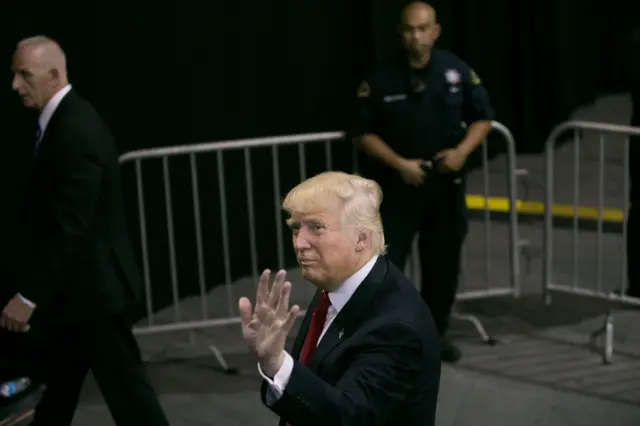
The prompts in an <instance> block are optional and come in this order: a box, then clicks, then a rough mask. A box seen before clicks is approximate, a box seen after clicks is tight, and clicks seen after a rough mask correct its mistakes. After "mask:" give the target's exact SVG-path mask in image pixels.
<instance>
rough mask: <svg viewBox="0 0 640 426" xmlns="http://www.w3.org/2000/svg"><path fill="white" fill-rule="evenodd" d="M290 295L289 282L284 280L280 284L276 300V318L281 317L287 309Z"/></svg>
mask: <svg viewBox="0 0 640 426" xmlns="http://www.w3.org/2000/svg"><path fill="white" fill-rule="evenodd" d="M290 296H291V282H289V281H286V282H285V283H284V284H282V288H281V290H280V300H279V301H278V307H277V308H276V314H277V315H278V318H282V317H283V316H284V315H285V314H286V313H287V311H288V310H289V298H290Z"/></svg>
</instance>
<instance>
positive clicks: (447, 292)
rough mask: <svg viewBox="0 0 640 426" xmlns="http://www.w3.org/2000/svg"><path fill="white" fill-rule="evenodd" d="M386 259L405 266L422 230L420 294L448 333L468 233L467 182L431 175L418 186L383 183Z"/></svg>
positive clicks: (441, 328) (442, 333)
mask: <svg viewBox="0 0 640 426" xmlns="http://www.w3.org/2000/svg"><path fill="white" fill-rule="evenodd" d="M381 214H382V222H383V226H384V234H385V242H386V244H387V258H388V259H389V260H391V262H393V263H394V264H395V265H396V266H397V267H398V268H400V269H404V266H405V263H406V260H407V257H408V256H410V254H411V253H410V252H411V245H412V242H413V238H414V236H415V235H416V233H418V235H419V240H418V241H419V250H420V263H421V268H422V297H423V298H424V300H425V301H426V303H427V305H428V306H429V309H430V310H431V313H432V315H433V318H434V320H435V323H436V326H437V328H438V331H439V332H440V334H441V335H444V334H445V332H446V331H447V328H448V326H449V316H450V314H451V309H452V307H453V303H454V301H455V295H456V291H457V288H458V276H459V274H460V256H461V249H462V243H463V242H464V238H465V236H466V234H467V229H468V227H467V215H466V205H465V186H464V182H461V181H459V180H458V181H456V180H455V179H454V178H453V177H451V176H441V175H431V176H428V177H427V179H426V181H425V183H424V184H423V186H422V187H420V188H415V189H414V188H410V187H407V186H405V185H403V184H397V185H393V186H391V185H389V186H384V185H383V202H382V205H381Z"/></svg>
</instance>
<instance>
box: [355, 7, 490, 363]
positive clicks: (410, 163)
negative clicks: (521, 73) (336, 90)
mask: <svg viewBox="0 0 640 426" xmlns="http://www.w3.org/2000/svg"><path fill="white" fill-rule="evenodd" d="M401 34H402V40H403V44H404V47H405V52H403V54H402V55H401V57H399V58H397V60H395V61H392V62H391V63H390V64H388V65H386V66H383V67H380V68H378V69H376V70H374V72H373V73H371V75H370V76H369V78H368V79H367V80H365V81H364V82H362V84H361V85H360V87H359V89H358V93H357V95H358V107H357V113H356V118H355V120H354V123H353V126H352V128H351V136H353V137H354V143H355V144H356V146H357V147H358V148H359V149H361V150H362V151H363V152H364V153H365V154H366V155H364V156H363V158H362V161H361V170H360V171H361V172H362V173H363V174H365V175H368V177H370V178H372V179H375V180H376V181H377V182H378V183H379V184H380V185H381V186H382V188H383V191H384V201H383V202H382V206H381V214H382V221H383V225H384V230H385V239H386V241H387V243H388V246H387V256H388V258H389V259H390V260H391V261H392V262H393V263H394V264H395V265H396V266H397V267H399V268H401V269H402V268H404V265H405V262H406V258H407V256H408V255H409V253H410V250H411V243H412V240H413V238H414V236H415V234H416V232H417V233H418V234H419V248H420V261H421V267H422V276H423V282H422V296H423V298H424V299H425V301H426V302H427V304H428V305H429V308H430V309H431V312H432V314H433V317H434V319H435V322H436V325H437V327H438V331H439V332H440V336H441V357H442V360H443V361H448V362H455V361H457V360H458V359H459V358H460V356H461V353H460V351H459V350H458V348H456V347H455V346H454V345H453V344H451V342H450V341H449V340H448V339H447V338H446V331H447V328H448V321H449V316H450V313H451V309H452V306H453V303H454V301H455V294H456V291H457V286H458V275H459V272H460V252H461V248H462V243H463V241H464V238H465V236H466V234H467V219H466V203H465V185H464V176H463V173H462V167H463V165H464V164H465V161H466V160H467V157H468V156H469V155H470V154H471V153H472V152H473V151H474V150H475V149H476V147H477V146H478V145H480V144H481V143H482V141H483V140H484V139H485V137H486V136H487V134H488V133H489V131H490V130H491V120H492V119H493V111H492V109H491V106H490V104H489V99H488V95H487V92H486V91H485V89H484V88H483V87H482V85H481V83H480V79H479V78H478V76H477V75H476V73H475V72H474V71H473V70H472V69H470V68H469V67H468V66H467V65H466V64H465V63H464V62H463V61H462V60H460V59H459V58H458V57H456V56H455V55H454V54H452V53H450V52H447V51H443V50H438V49H433V45H434V43H435V41H436V40H437V38H438V36H439V34H440V26H439V25H438V23H437V21H436V13H435V11H434V9H433V8H432V7H431V6H430V5H428V4H426V3H423V2H413V3H410V4H409V5H408V6H407V7H406V8H405V9H404V10H403V13H402V20H401ZM463 123H464V124H466V128H465V125H463Z"/></svg>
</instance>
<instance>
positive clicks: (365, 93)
mask: <svg viewBox="0 0 640 426" xmlns="http://www.w3.org/2000/svg"><path fill="white" fill-rule="evenodd" d="M370 94H371V89H370V88H369V83H367V81H366V80H365V81H363V82H362V83H360V86H358V97H359V98H368V97H369V95H370Z"/></svg>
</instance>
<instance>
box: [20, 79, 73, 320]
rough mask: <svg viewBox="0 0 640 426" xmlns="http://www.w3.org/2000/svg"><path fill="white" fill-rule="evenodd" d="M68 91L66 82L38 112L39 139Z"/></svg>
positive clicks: (27, 300)
mask: <svg viewBox="0 0 640 426" xmlns="http://www.w3.org/2000/svg"><path fill="white" fill-rule="evenodd" d="M69 91H71V85H70V84H67V85H66V86H64V87H63V88H62V89H60V90H58V91H57V92H56V94H55V95H53V96H52V97H51V99H49V102H47V104H46V105H45V106H44V108H43V109H42V111H41V112H40V117H39V118H38V125H39V126H40V139H42V137H43V136H44V132H45V131H46V129H47V126H48V125H49V121H51V117H53V113H54V112H56V109H57V108H58V105H60V102H61V101H62V99H63V98H64V97H65V96H66V95H67V93H69ZM38 142H39V141H38ZM18 297H20V299H22V301H23V302H24V303H26V304H27V306H29V307H30V308H35V307H36V304H35V303H33V302H32V301H31V300H29V299H27V298H25V297H23V296H22V295H21V294H20V293H18Z"/></svg>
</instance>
